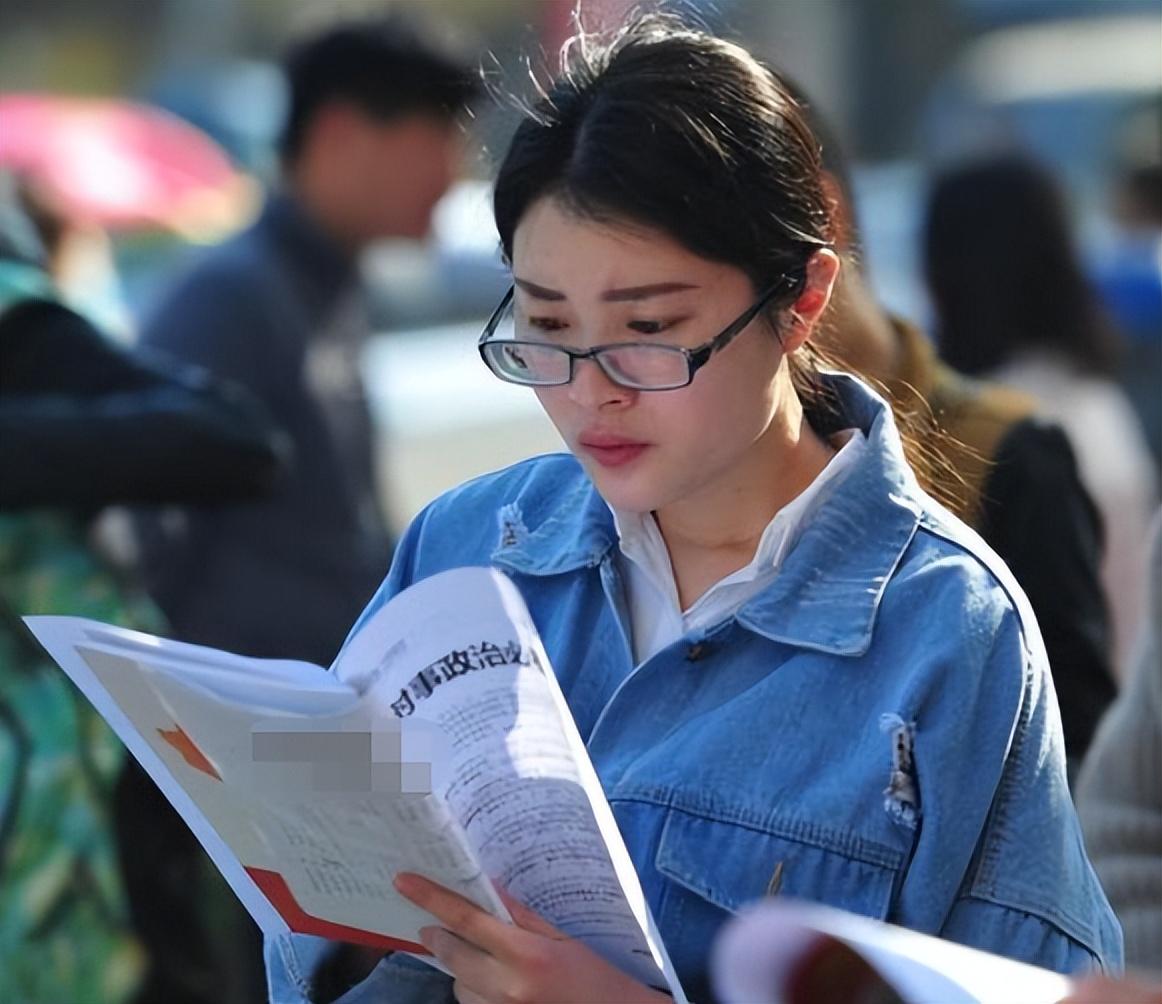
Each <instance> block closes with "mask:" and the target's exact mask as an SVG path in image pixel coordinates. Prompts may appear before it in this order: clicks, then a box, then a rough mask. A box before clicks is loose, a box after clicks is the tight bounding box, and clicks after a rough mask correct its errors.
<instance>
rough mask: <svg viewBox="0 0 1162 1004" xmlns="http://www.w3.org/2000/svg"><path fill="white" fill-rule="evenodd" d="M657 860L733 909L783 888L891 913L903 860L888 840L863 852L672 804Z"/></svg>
mask: <svg viewBox="0 0 1162 1004" xmlns="http://www.w3.org/2000/svg"><path fill="white" fill-rule="evenodd" d="M847 843H849V844H850V843H851V842H850V841H849V842H847ZM865 858H866V859H867V860H865ZM874 858H878V859H879V860H878V861H877V860H872V859H874ZM893 859H894V860H895V865H894V866H892V865H891V864H889V863H888V862H889V861H891V860H893ZM654 863H655V866H656V867H657V869H658V871H659V872H660V873H661V874H662V875H664V876H666V877H667V878H669V879H671V880H672V881H674V882H677V883H679V884H680V885H682V886H684V887H685V888H686V889H688V890H690V891H691V892H694V893H696V894H697V895H699V896H701V897H702V898H703V899H705V900H707V901H709V902H710V903H713V904H714V905H715V906H718V907H720V908H721V909H724V910H729V911H731V912H735V911H737V910H738V909H739V908H740V907H742V906H743V905H744V904H746V903H749V902H752V901H754V900H757V899H763V898H764V897H766V896H769V895H782V896H791V897H796V898H800V899H807V900H812V901H814V902H817V903H826V904H828V905H830V906H835V907H839V908H840V909H843V910H850V911H852V912H853V913H859V914H862V915H863V916H865V917H877V918H880V919H883V918H884V917H886V916H887V915H888V910H889V908H890V906H891V899H892V890H893V887H894V885H895V880H896V875H897V872H898V870H899V868H900V866H901V865H902V864H903V861H902V858H896V857H895V856H894V855H893V854H892V852H890V851H888V849H886V848H876V849H875V852H874V853H870V852H869V853H868V854H866V855H860V856H855V855H854V854H853V853H852V850H851V848H850V847H843V848H842V849H840V848H829V847H824V846H822V845H820V844H818V843H814V842H809V841H806V840H801V839H794V838H789V837H786V836H782V835H780V834H778V833H774V832H770V831H769V830H762V829H757V828H753V827H750V826H744V825H740V824H738V823H729V822H723V821H721V820H717V819H711V818H707V817H704V816H698V815H694V814H692V813H688V812H683V811H682V810H680V809H671V810H670V811H669V813H668V814H667V817H666V823H665V826H664V828H663V830H662V836H661V841H660V844H659V846H658V853H657V856H656V858H655V861H654Z"/></svg>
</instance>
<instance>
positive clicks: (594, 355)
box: [476, 272, 806, 391]
mask: <svg viewBox="0 0 1162 1004" xmlns="http://www.w3.org/2000/svg"><path fill="white" fill-rule="evenodd" d="M805 278H806V274H805V272H804V273H800V274H798V275H794V274H785V275H782V276H780V277H779V278H778V279H777V280H776V281H775V283H774V284H773V285H771V286H770V287H768V288H767V289H766V290H765V291H764V292H763V294H762V295H761V296H760V297H759V298H758V299H757V300H755V302H754V303H753V304H751V305H750V306H749V307H747V309H746V310H744V311H743V312H742V313H741V314H739V315H738V317H736V318H735V319H734V320H733V321H731V322H730V324H728V325H727V326H726V327H725V328H723V329H722V330H721V331H720V332H719V333H718V334H717V335H715V336H714V337H713V338H711V339H710V340H709V341H706V342H703V343H702V344H701V345H696V346H695V347H694V348H692V349H687V348H684V347H682V346H680V345H661V344H659V343H657V342H618V343H617V344H614V345H597V346H594V347H593V348H591V349H585V350H583V351H582V350H580V349H571V348H569V347H567V346H565V345H551V344H548V343H546V342H530V341H517V340H515V339H503V340H500V341H499V342H496V343H493V344H504V345H529V346H533V347H536V348H538V349H545V348H551V349H556V350H557V351H558V352H563V353H564V354H565V355H566V356H567V357H568V359H569V371H568V373H567V374H566V377H565V379H563V380H550V381H544V382H529V381H524V380H513V379H512V378H511V377H510V376H507V375H506V374H504V373H502V372H500V371H499V369H498V368H497V367H496V366H494V365H493V363H492V360H491V359H490V357H489V354H488V345H489V344H490V342H491V341H492V335H493V334H494V333H495V331H496V328H497V325H499V324H500V319H501V318H502V317H503V316H504V312H505V310H506V309H507V308H508V305H509V304H510V303H511V302H512V298H513V295H514V294H515V291H516V286H515V285H513V286H509V288H508V292H507V293H505V294H504V298H503V299H502V300H501V301H500V305H499V306H498V307H497V308H496V310H494V311H493V312H492V316H491V317H490V318H489V319H488V323H487V324H486V325H485V326H484V331H483V332H482V333H481V335H480V340H479V341H478V342H477V343H476V348H477V350H478V351H479V353H480V358H481V359H482V360H483V361H484V365H485V366H487V367H488V368H489V370H491V371H492V373H493V374H494V375H495V376H497V377H499V378H500V379H501V380H504V381H505V382H506V383H513V384H517V385H518V386H522V387H562V386H564V385H565V384H568V383H571V382H572V381H573V374H574V372H575V371H576V363H577V360H578V359H592V360H593V361H594V362H595V363H597V365H598V366H600V367H601V371H602V372H603V373H604V374H605V375H606V376H607V377H608V378H609V379H610V380H611V381H613V382H614V383H615V384H617V385H618V386H619V387H627V388H629V389H630V390H645V391H652V390H678V389H679V388H681V387H688V386H689V385H690V384H691V383H692V382H693V380H694V374H695V373H697V372H698V371H699V370H700V369H701V368H702V367H703V366H705V365H706V364H707V363H708V362H710V359H711V357H712V356H714V354H715V353H717V352H721V351H722V350H723V349H724V348H726V346H727V345H729V344H730V343H731V342H732V341H733V340H734V339H735V338H736V337H737V336H738V335H739V334H741V333H742V332H743V331H744V330H745V329H746V327H747V325H749V324H750V323H751V321H753V320H754V319H755V318H756V317H757V316H758V315H759V312H760V311H762V310H763V309H764V308H765V307H767V306H768V305H769V304H770V303H771V301H772V300H774V299H775V297H776V296H778V295H779V294H781V293H792V292H794V293H798V291H799V290H800V289H801V288H802V285H803V282H804V280H805ZM628 348H649V349H652V350H659V349H661V350H665V351H666V352H673V353H674V354H676V355H681V356H684V357H685V359H686V379H685V380H684V381H682V382H681V383H674V384H666V386H664V387H643V386H640V385H638V384H627V383H625V382H624V381H623V380H620V379H618V377H617V376H616V375H615V374H613V373H611V372H610V371H609V369H608V367H607V366H606V365H605V364H604V362H602V356H603V355H604V354H605V353H607V352H613V351H619V350H621V349H628Z"/></svg>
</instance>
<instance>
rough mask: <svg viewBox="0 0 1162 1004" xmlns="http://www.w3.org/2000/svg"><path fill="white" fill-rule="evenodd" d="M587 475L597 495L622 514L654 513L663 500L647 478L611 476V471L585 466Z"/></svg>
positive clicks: (639, 476)
mask: <svg viewBox="0 0 1162 1004" xmlns="http://www.w3.org/2000/svg"><path fill="white" fill-rule="evenodd" d="M585 470H586V473H587V474H588V475H589V480H590V481H592V482H593V486H594V487H595V488H596V489H597V493H598V494H599V495H600V496H601V497H602V498H603V499H605V501H606V503H607V504H608V505H609V506H610V507H611V508H613V509H617V510H620V511H621V512H653V511H654V510H655V509H657V508H658V506H659V505H661V503H662V501H663V499H662V496H661V493H659V492H658V490H657V488H656V487H655V486H654V485H651V484H650V483H649V479H648V477H646V476H643V475H638V476H637V477H626V476H624V475H622V476H618V475H611V474H610V472H609V471H605V470H602V469H600V468H598V469H596V470H594V468H593V466H591V465H588V464H586V465H585Z"/></svg>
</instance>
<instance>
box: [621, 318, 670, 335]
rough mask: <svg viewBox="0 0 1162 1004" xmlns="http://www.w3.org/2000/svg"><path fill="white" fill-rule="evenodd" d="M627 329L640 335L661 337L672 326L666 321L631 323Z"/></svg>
mask: <svg viewBox="0 0 1162 1004" xmlns="http://www.w3.org/2000/svg"><path fill="white" fill-rule="evenodd" d="M627 327H628V328H629V329H630V331H636V332H637V333H638V334H639V335H660V334H661V333H662V332H663V331H665V330H666V329H667V328H668V327H670V325H669V323H668V322H666V321H630V322H629V324H628V325H627Z"/></svg>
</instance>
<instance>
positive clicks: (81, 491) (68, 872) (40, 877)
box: [0, 179, 285, 1004]
mask: <svg viewBox="0 0 1162 1004" xmlns="http://www.w3.org/2000/svg"><path fill="white" fill-rule="evenodd" d="M0 183H2V179H0ZM284 450H285V444H283V442H282V441H281V439H280V438H279V436H278V434H277V433H276V432H275V430H274V429H273V427H272V426H271V425H270V423H269V421H268V420H267V419H266V418H265V417H264V416H263V414H262V412H261V409H260V408H258V407H257V406H256V405H255V404H254V402H253V401H251V400H250V399H249V398H248V397H247V396H246V395H244V394H241V393H239V392H237V391H236V390H234V389H229V388H225V387H220V386H218V385H217V384H216V382H214V381H211V380H209V379H207V378H206V376H205V374H204V373H199V372H197V371H195V370H193V369H192V368H190V367H182V368H180V369H175V368H174V367H172V366H162V365H160V364H158V363H150V362H146V361H144V360H141V359H138V358H135V357H133V356H131V355H129V354H127V353H126V352H125V351H124V350H122V349H120V348H117V347H115V346H114V345H113V344H111V343H110V342H109V341H108V340H107V339H106V338H105V337H104V336H103V334H102V333H101V332H99V331H98V330H97V329H96V328H94V327H93V326H92V325H91V324H90V323H89V322H88V321H87V320H86V319H85V318H83V317H82V316H80V315H79V314H77V313H75V312H74V311H73V310H71V309H69V308H68V307H66V306H65V305H64V304H62V303H61V302H60V301H59V298H58V294H57V291H56V290H55V288H54V286H53V284H52V282H51V280H50V278H49V276H48V274H47V272H46V271H45V259H44V258H43V256H42V255H41V253H40V250H39V247H38V244H37V242H36V239H35V235H34V232H33V231H32V229H31V226H30V225H29V223H28V221H27V219H26V218H25V217H24V216H23V214H22V213H21V212H20V210H19V209H18V206H17V203H16V201H15V199H14V197H13V196H12V190H11V189H10V188H5V190H4V191H0V1000H4V1001H13V1002H17V1001H46V1002H47V1001H54V1002H56V1001H59V1002H74V1001H77V1002H79V1001H90V1002H93V1004H124V1002H127V1001H129V1000H130V999H133V998H134V997H135V995H137V994H138V993H139V992H140V991H141V989H142V988H143V987H144V986H145V985H146V979H147V972H148V968H149V962H150V960H149V959H148V958H147V957H146V956H145V954H144V952H143V950H142V947H141V945H140V943H139V942H138V940H137V939H136V938H135V937H134V934H133V932H132V928H131V924H130V918H129V915H128V912H127V908H126V904H125V901H124V890H123V883H122V878H121V871H120V867H119V853H118V852H119V848H118V846H117V841H116V840H115V838H114V833H113V825H112V819H111V809H112V792H113V787H114V784H115V782H116V779H117V776H118V772H119V770H121V769H122V764H123V762H124V760H125V757H124V750H123V749H122V747H121V744H120V743H119V742H118V741H117V739H116V738H115V737H114V736H113V733H112V732H110V731H109V730H108V729H107V728H106V727H105V725H104V723H102V722H101V720H100V718H99V717H98V716H97V714H96V713H95V712H94V711H93V710H92V709H91V707H90V706H89V704H88V702H87V701H85V700H83V699H81V698H80V696H79V695H78V694H77V693H76V691H75V689H74V688H73V686H72V684H71V683H70V682H69V681H68V679H67V678H66V677H65V676H64V675H63V674H62V673H61V672H60V670H59V669H58V668H57V667H56V665H55V664H54V663H53V662H52V660H51V659H49V658H48V656H47V655H46V654H45V653H44V652H43V651H42V650H41V648H40V646H39V645H38V644H37V643H36V641H35V639H34V638H33V637H32V635H31V634H30V633H29V632H28V631H27V629H26V628H25V627H24V625H23V624H22V622H21V620H20V617H21V616H22V615H25V614H32V613H37V614H49V613H55V614H71V615H79V616H85V617H94V618H99V619H101V620H105V621H109V622H112V623H116V624H120V625H122V626H125V627H132V628H139V629H142V630H147V631H152V632H159V631H164V630H165V624H164V620H163V618H162V617H161V615H160V613H159V612H158V611H157V609H156V608H155V607H154V605H153V604H152V603H151V602H149V600H148V599H147V598H146V596H145V594H144V593H143V592H142V591H141V590H140V589H138V588H136V587H135V586H134V584H133V583H131V582H128V581H126V580H125V579H124V578H123V577H122V576H121V575H119V574H118V571H117V570H116V569H114V568H113V567H111V566H110V564H109V563H108V562H106V561H105V560H103V557H102V555H101V554H100V553H99V551H98V549H96V548H95V547H94V546H93V544H92V538H91V535H90V527H91V524H92V517H93V516H94V515H95V514H96V513H97V512H98V511H99V510H100V509H101V508H102V507H104V506H106V505H113V504H127V503H134V502H136V503H143V502H155V503H160V502H178V501H197V502H200V503H203V504H210V503H214V502H218V501H222V500H238V499H243V498H252V497H255V496H257V495H260V494H261V493H263V492H265V491H267V490H268V489H269V487H270V485H271V483H272V482H273V480H274V479H275V477H276V476H277V473H278V471H279V469H280V468H281V465H282V463H283V459H284ZM215 887H221V888H222V889H225V884H224V883H223V882H222V880H221V879H220V878H218V876H217V875H216V873H211V872H207V873H206V875H205V881H204V882H201V883H198V884H196V885H195V886H192V891H194V892H195V893H197V892H201V891H207V890H213V889H214V888H215ZM191 951H194V952H196V951H197V946H196V944H193V945H192V946H191ZM146 999H150V998H146ZM153 999H154V1000H156V998H153ZM169 999H170V1000H173V1001H175V1002H176V1001H180V1000H182V998H180V997H174V998H169ZM222 999H225V998H222Z"/></svg>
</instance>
